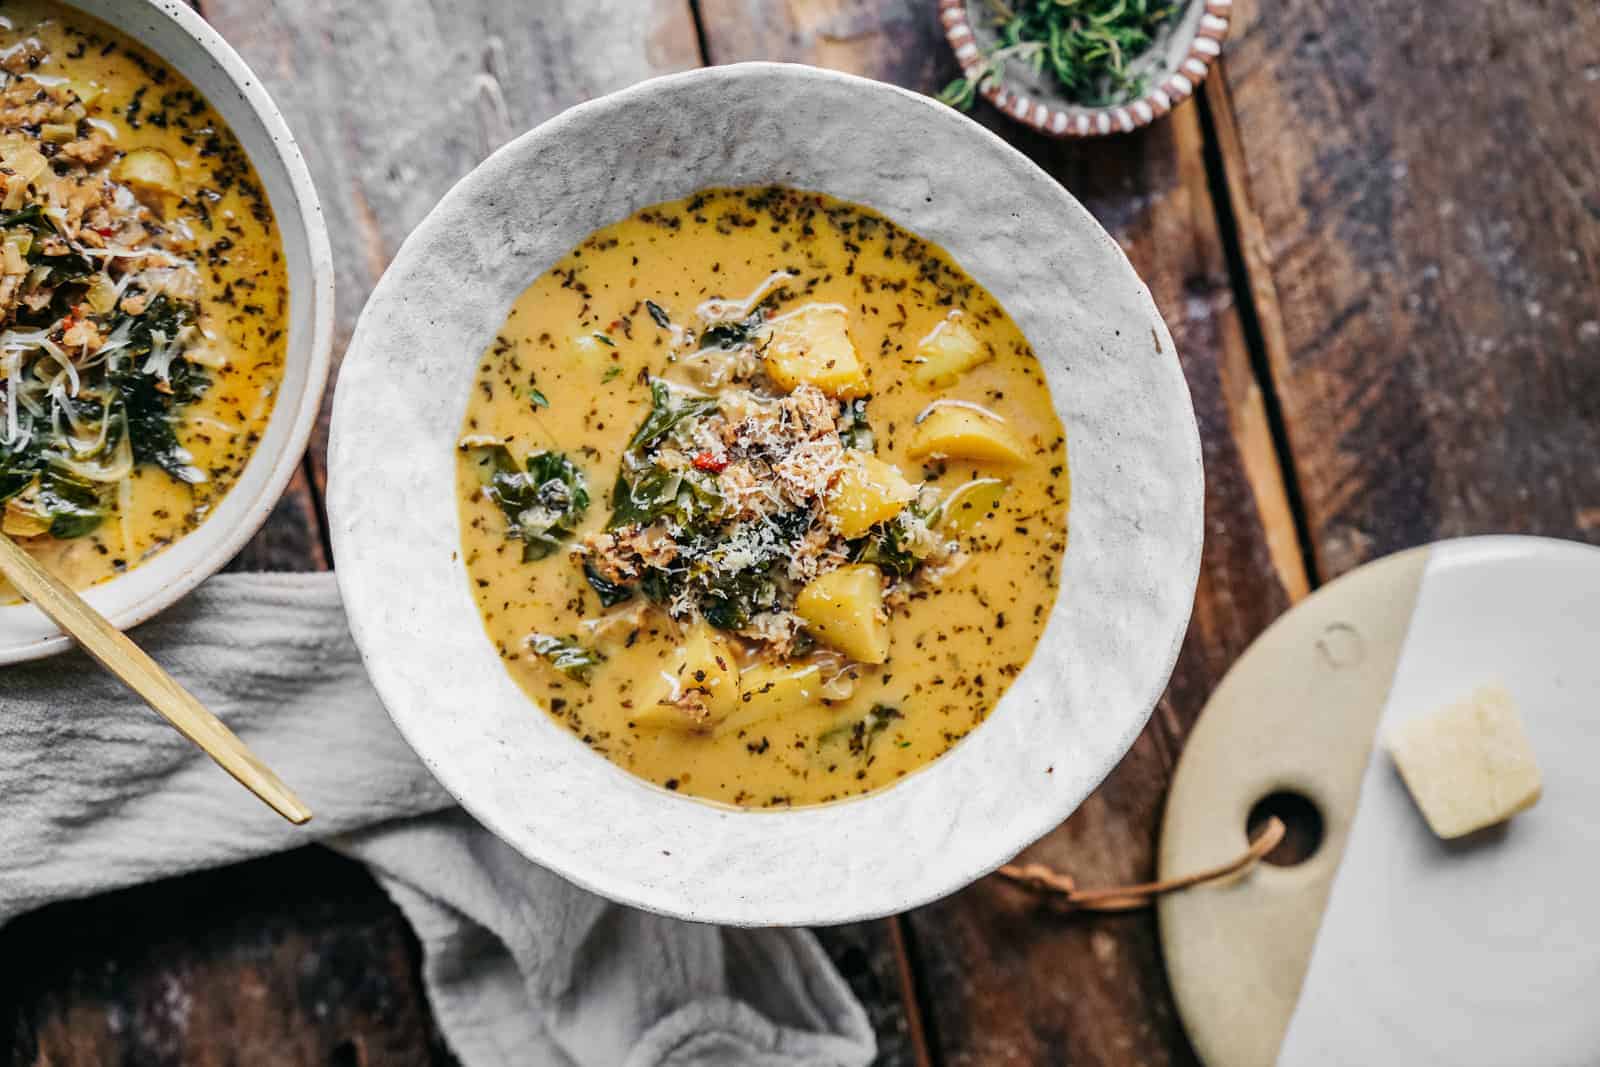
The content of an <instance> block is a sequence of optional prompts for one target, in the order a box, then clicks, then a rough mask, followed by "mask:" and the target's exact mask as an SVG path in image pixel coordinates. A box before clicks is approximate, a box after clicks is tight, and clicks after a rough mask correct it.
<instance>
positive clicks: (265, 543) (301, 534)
mask: <svg viewBox="0 0 1600 1067" xmlns="http://www.w3.org/2000/svg"><path fill="white" fill-rule="evenodd" d="M317 512H318V506H317V496H316V490H315V489H314V488H313V487H312V485H311V478H310V476H309V466H308V465H307V464H301V466H300V469H299V470H297V471H295V474H294V478H293V480H291V481H290V482H289V487H288V488H287V489H285V490H284V493H283V498H282V499H281V500H279V501H278V504H277V506H276V507H274V508H273V509H272V514H271V515H269V516H268V517H267V521H266V522H265V523H263V524H262V526H261V529H260V530H258V531H257V532H256V535H255V536H254V537H253V538H251V539H250V542H249V543H248V544H247V545H245V546H244V548H243V549H242V550H241V551H240V552H239V554H238V555H237V556H235V557H233V560H232V561H231V562H230V563H229V564H228V566H227V567H226V568H225V569H226V570H230V571H325V570H328V569H329V566H330V564H329V562H328V552H327V549H326V547H325V545H324V540H323V535H322V526H321V523H320V522H319V521H318V519H317Z"/></svg>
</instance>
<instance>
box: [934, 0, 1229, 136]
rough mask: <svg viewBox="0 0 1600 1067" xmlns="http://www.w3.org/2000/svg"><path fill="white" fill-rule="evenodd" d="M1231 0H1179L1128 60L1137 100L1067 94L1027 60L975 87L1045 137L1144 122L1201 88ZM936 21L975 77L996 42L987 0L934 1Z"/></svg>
mask: <svg viewBox="0 0 1600 1067" xmlns="http://www.w3.org/2000/svg"><path fill="white" fill-rule="evenodd" d="M1233 3H1234V0H1179V6H1181V7H1182V8H1183V11H1182V12H1181V13H1180V14H1178V15H1177V17H1176V18H1174V19H1173V20H1172V22H1171V23H1169V24H1168V25H1167V26H1166V27H1165V28H1163V29H1162V31H1161V33H1160V34H1159V35H1158V36H1157V37H1156V40H1155V42H1154V43H1153V44H1152V45H1151V46H1150V47H1149V48H1147V49H1145V51H1144V52H1143V53H1142V54H1140V55H1139V56H1138V58H1136V59H1134V60H1133V61H1132V62H1131V64H1130V65H1131V68H1132V70H1133V71H1134V73H1137V74H1142V75H1143V76H1144V79H1145V90H1144V92H1143V93H1142V94H1141V95H1140V96H1139V97H1138V98H1136V99H1134V100H1129V101H1128V102H1127V103H1124V104H1114V105H1111V106H1108V107H1084V106H1083V105H1081V104H1075V103H1073V102H1072V101H1071V100H1068V99H1067V98H1066V97H1065V96H1064V95H1063V94H1062V92H1061V87H1060V86H1059V85H1058V84H1057V83H1056V81H1055V79H1054V78H1052V77H1051V76H1050V75H1049V74H1047V73H1045V74H1041V73H1038V72H1037V71H1035V70H1033V69H1032V68H1031V67H1029V66H1028V64H1026V63H1020V62H1013V63H1008V64H1007V65H1006V67H1005V74H1004V76H1003V77H1002V78H1000V79H998V80H996V81H995V82H994V83H992V84H990V85H988V86H986V87H984V88H983V89H981V90H980V92H981V94H982V95H983V97H984V98H986V99H987V100H988V101H989V102H990V103H992V104H993V105H994V106H995V107H997V108H999V109H1000V110H1001V112H1002V113H1004V114H1005V115H1007V116H1009V117H1010V118H1013V119H1015V120H1017V121H1018V122H1021V123H1023V124H1024V125H1027V126H1032V127H1033V128H1034V129H1036V130H1038V131H1039V132H1040V133H1043V134H1045V135H1047V136H1050V137H1099V136H1103V135H1105V134H1108V133H1130V132H1132V131H1133V130H1136V129H1138V128H1139V127H1141V126H1148V125H1150V123H1152V122H1154V121H1155V120H1156V119H1159V118H1161V117H1162V116H1163V115H1165V114H1166V113H1167V112H1169V111H1171V110H1172V109H1173V108H1174V107H1176V106H1177V105H1178V104H1179V103H1181V102H1183V101H1184V100H1186V99H1188V98H1189V97H1190V96H1191V95H1193V94H1194V92H1195V90H1197V89H1198V88H1199V87H1200V83H1201V82H1202V81H1204V80H1205V76H1206V74H1207V73H1208V72H1209V71H1210V69H1211V64H1212V63H1213V61H1215V60H1216V58H1217V57H1218V56H1219V55H1221V54H1222V42H1223V40H1224V39H1225V38H1226V37H1227V36H1228V25H1229V22H1230V21H1231V20H1232V17H1233ZM939 21H940V22H941V23H942V24H943V25H944V33H945V37H946V38H948V39H949V41H950V47H951V48H953V49H955V53H956V62H958V63H960V64H961V70H962V72H963V73H964V74H965V75H966V76H967V77H969V78H970V77H975V76H977V72H978V70H979V68H980V65H981V62H982V59H983V56H984V53H985V52H987V51H988V50H989V49H990V48H991V47H992V46H993V45H994V44H995V42H996V40H997V34H996V31H995V26H994V8H993V6H992V4H991V0H939Z"/></svg>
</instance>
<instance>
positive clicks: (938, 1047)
mask: <svg viewBox="0 0 1600 1067" xmlns="http://www.w3.org/2000/svg"><path fill="white" fill-rule="evenodd" d="M700 7H701V12H702V16H703V20H704V25H705V34H706V43H707V48H708V50H709V52H710V58H711V59H712V60H713V61H715V62H731V61H734V60H740V59H750V58H759V57H766V58H777V59H792V60H800V61H805V62H813V63H817V64H820V65H824V66H834V67H839V68H841V69H847V70H852V71H855V72H857V73H862V74H867V75H870V76H872V77H876V78H881V79H883V80H886V81H893V82H896V83H899V84H901V85H905V86H908V87H910V88H914V89H919V90H923V91H934V90H937V89H938V88H939V87H940V86H942V85H943V84H944V83H945V82H946V81H947V80H948V79H949V78H950V77H953V76H954V74H955V65H954V60H953V59H952V58H951V57H950V54H949V50H948V49H947V48H946V47H944V45H943V42H942V37H941V36H940V31H939V27H938V24H937V22H936V20H935V17H934V11H933V9H934V5H932V4H927V3H921V2H917V0H870V2H868V0H855V2H851V0H814V2H811V3H807V4H803V5H802V4H793V3H789V4H785V3H780V2H777V0H701V4H700ZM975 117H977V118H978V119H979V120H980V121H983V122H985V123H987V124H990V125H992V126H993V128H994V129H996V130H997V131H999V132H1000V133H1001V134H1002V135H1003V136H1005V137H1006V138H1007V139H1008V140H1010V141H1011V142H1012V143H1013V144H1016V145H1018V146H1019V147H1021V148H1022V149H1023V150H1024V151H1025V152H1027V153H1028V154H1029V155H1030V156H1032V157H1033V158H1034V159H1035V160H1036V161H1037V162H1038V163H1039V164H1040V165H1041V166H1043V167H1044V168H1045V169H1046V170H1047V171H1049V172H1050V173H1051V174H1053V175H1054V176H1056V177H1057V178H1058V179H1060V180H1061V181H1062V183H1063V184H1064V185H1066V187H1067V188H1068V189H1069V190H1071V191H1072V192H1073V193H1074V194H1075V195H1076V196H1077V197H1078V198H1079V199H1080V200H1082V201H1083V202H1084V203H1085V204H1086V205H1087V206H1088V207H1089V209H1090V210H1091V211H1093V212H1094V213H1095V215H1096V216H1097V217H1098V218H1099V219H1100V221H1101V222H1102V223H1104V224H1105V225H1106V227H1107V228H1108V229H1109V230H1110V231H1111V232H1112V234H1113V235H1114V236H1116V237H1117V238H1118V240H1119V241H1120V242H1121V243H1122V245H1123V247H1124V249H1126V250H1127V251H1128V254H1129V256H1130V258H1131V259H1132V260H1133V264H1134V266H1135V267H1136V268H1137V269H1138V270H1139V272H1140V274H1141V276H1143V277H1144V279H1145V280H1146V281H1147V282H1148V283H1149V285H1150V287H1151V290H1152V292H1153V293H1154V295H1155V298H1156V302H1157V304H1158V305H1159V306H1160V308H1161V310H1162V312H1163V314H1164V315H1165V316H1166V318H1167V321H1168V323H1169V324H1170V325H1171V326H1172V329H1173V334H1174V338H1175V340H1176V342H1177V345H1178V351H1179V354H1180V357H1181V359H1182V361H1183V365H1184V370H1185V372H1186V374H1187V376H1188V379H1189V384H1190V388H1191V390H1192V392H1193V395H1194V401H1195V408H1196V413H1197V415H1198V417H1199V420H1200V427H1201V435H1202V440H1203V442H1204V449H1205V466H1206V476H1207V507H1206V551H1205V557H1204V564H1203V573H1202V577H1201V584H1200V591H1199V595H1198V597H1197V602H1196V608H1195V616H1194V623H1193V625H1192V627H1191V631H1190V635H1189V640H1188V642H1187V644H1186V645H1185V647H1184V651H1183V655H1182V658H1181V659H1180V661H1179V664H1178V669H1177V673H1176V675H1175V677H1174V679H1173V684H1172V687H1171V689H1170V690H1169V692H1168V693H1167V695H1166V696H1165V697H1164V698H1163V700H1162V703H1161V705H1160V706H1159V707H1158V708H1157V710H1156V714H1155V716H1154V718H1153V719H1152V721H1151V725H1150V727H1149V728H1148V729H1147V730H1146V732H1145V733H1144V735H1143V736H1142V737H1141V738H1140V739H1139V741H1138V742H1137V743H1136V744H1135V746H1134V748H1133V750H1132V751H1131V752H1130V753H1129V755H1128V757H1127V758H1126V759H1125V760H1124V761H1123V763H1122V765H1121V766H1120V767H1119V768H1118V769H1117V770H1116V772H1114V773H1113V775H1112V776H1111V777H1110V779H1108V781H1107V782H1106V783H1105V785H1104V786H1102V788H1101V789H1100V790H1099V791H1098V792H1096V793H1095V794H1094V795H1093V796H1092V797H1090V799H1089V800H1088V802H1087V803H1086V804H1085V805H1084V806H1083V808H1082V809H1081V810H1080V811H1079V812H1078V813H1077V814H1076V815H1074V816H1073V818H1072V819H1070V820H1068V822H1067V823H1065V824H1064V825H1063V826H1062V827H1061V828H1060V829H1058V830H1056V831H1055V832H1054V833H1053V834H1051V835H1050V836H1049V837H1047V838H1046V839H1045V840H1044V841H1043V842H1041V843H1040V844H1039V845H1037V846H1036V847H1035V848H1033V849H1031V850H1029V852H1027V853H1026V854H1025V855H1026V857H1027V858H1028V859H1031V860H1038V861H1043V862H1047V863H1050V864H1051V865H1053V866H1055V867H1057V868H1058V869H1061V870H1065V871H1069V872H1071V873H1072V874H1073V875H1074V876H1075V877H1077V878H1078V879H1079V881H1080V883H1081V884H1084V885H1101V884H1106V885H1109V884H1119V883H1124V882H1131V881H1141V880H1144V879H1147V878H1150V877H1152V876H1153V872H1154V854H1155V843H1156V836H1157V830H1158V826H1159V821H1160V811H1161V803H1162V799H1163V796H1164V792H1165V786H1166V782H1167V780H1168V777H1169V775H1170V773H1171V770H1172V767H1173V765H1174V762H1175V760H1176V755H1177V752H1178V749H1179V747H1180V746H1181V744H1182V739H1183V737H1184V735H1185V733H1186V732H1187V729H1188V727H1189V726H1190V725H1192V723H1193V721H1194V719H1195V717H1196V716H1197V715H1198V713H1199V711H1200V709H1201V707H1202V706H1203V704H1204V700H1205V698H1206V696H1207V695H1209V693H1210V690H1211V687H1212V686H1213V685H1214V684H1215V683H1216V681H1217V680H1218V679H1219V678H1220V677H1221V675H1222V673H1223V672H1224V671H1225V670H1226V669H1227V666H1228V665H1229V664H1230V663H1231V662H1232V660H1233V658H1234V656H1236V655H1237V654H1238V653H1239V652H1240V651H1242V650H1243V649H1244V648H1245V647H1246V646H1247V645H1248V643H1249V642H1250V640H1251V639H1253V637H1254V636H1255V635H1256V634H1257V633H1258V632H1259V631H1260V630H1261V629H1262V628H1264V627H1265V626H1266V625H1267V623H1269V622H1270V621H1271V620H1272V619H1273V618H1274V617H1275V616H1276V615H1277V614H1279V613H1280V612H1281V611H1282V610H1283V609H1284V608H1285V607H1286V606H1287V604H1288V603H1289V602H1290V601H1291V599H1292V598H1294V597H1297V596H1300V595H1303V593H1304V592H1305V590H1306V588H1307V578H1306V572H1305V568H1304V564H1303V561H1302V560H1301V558H1300V554H1299V550H1298V542H1297V538H1296V534H1295V527H1294V521H1293V517H1292V515H1291V513H1290V509H1289V505H1288V502H1287V497H1286V495H1285V490H1284V485H1283V481H1282V477H1281V471H1280V469H1279V467H1278V464H1277V459H1276V453H1275V451H1274V448H1273V443H1272V438H1271V432H1270V429H1269V427H1268V422H1267V418H1266V414H1265V410H1264V407H1263V398H1262V394H1261V390H1260V388H1259V384H1258V382H1257V381H1256V379H1255V376H1254V373H1253V371H1252V361H1251V358H1250V352H1249V350H1248V348H1247V347H1246V344H1245V341H1244V335H1243V329H1242V326H1241V322H1240V319H1239V315H1238V312H1237V310H1236V308H1235V306H1234V299H1233V290H1232V283H1231V280H1230V277H1229V274H1228V270H1227V264H1226V261H1225V255H1224V250H1223V246H1222V241H1221V237H1220V235H1219V233H1218V230H1217V219H1216V210H1215V208H1216V205H1215V204H1214V202H1213V201H1212V199H1211V192H1210V189H1209V186H1208V179H1207V175H1206V171H1205V166H1204V162H1203V158H1202V148H1203V145H1202V138H1201V131H1200V124H1199V120H1198V115H1197V113H1196V110H1195V108H1194V107H1193V106H1186V107H1183V108H1180V109H1179V110H1178V112H1177V113H1176V114H1175V115H1174V116H1173V117H1172V118H1171V119H1170V120H1168V121H1167V122H1165V123H1163V124H1161V125H1158V126H1157V127H1155V128H1153V129H1151V130H1148V131H1145V132H1143V133H1141V134H1137V135H1134V136H1131V137H1125V138H1115V139H1109V140H1102V141H1097V142H1093V143H1086V144H1070V143H1063V142H1056V141H1049V140H1046V139H1044V138H1042V137H1038V136H1037V135H1033V134H1029V133H1027V132H1025V131H1023V130H1021V128H1020V127H1017V126H1015V125H1012V124H1010V123H1008V122H1006V121H1005V120H1004V119H1001V118H1000V117H998V116H996V115H994V114H993V113H992V112H989V111H980V112H978V113H977V114H976V115H975ZM1069 447H1070V446H1069ZM908 933H909V935H910V940H911V944H912V960H913V964H914V966H915V969H916V972H917V981H918V985H919V988H920V991H921V994H922V998H923V1000H922V1006H923V1009H924V1019H925V1024H926V1028H927V1031H928V1039H929V1046H930V1053H931V1058H932V1059H933V1060H934V1061H935V1062H938V1063H942V1064H945V1065H955V1064H972V1065H979V1064H982V1065H985V1067H987V1065H991V1064H1059V1063H1072V1064H1116V1065H1124V1064H1130V1063H1139V1064H1151V1065H1155V1064H1180V1063H1191V1062H1193V1056H1192V1053H1190V1051H1189V1050H1188V1047H1187V1044H1186V1043H1185V1041H1184V1038H1183V1034H1182V1030H1181V1027H1180V1026H1179V1023H1178V1020H1177V1018H1176V1015H1175V1012H1174V1009H1173V1007H1172V1004H1171V997H1170V994H1169V992H1168V990H1167V987H1166V981H1165V977H1164V972H1163V970H1162V965H1161V959H1160V952H1159V948H1158V944H1157V940H1156V935H1155V927H1154V920H1153V919H1152V918H1151V917H1150V916H1149V915H1130V916H1116V917H1087V916H1075V917H1070V918H1069V917H1063V916H1060V915H1057V914H1055V913H1054V912H1052V911H1051V910H1050V908H1049V906H1048V905H1046V904H1041V903H1040V902H1039V901H1038V900H1037V899H1036V898H1035V897H1033V896H1032V895H1030V894H1028V893H1026V892H1023V891H1021V890H1019V889H1017V888H1015V887H1013V886H1010V885H1008V884H1006V883H1004V882H1002V881H1000V880H998V879H986V880H984V881H983V882H980V883H979V884H978V885H976V886H974V887H972V888H971V889H968V890H967V891H965V892H963V893H959V894H957V895H955V896H953V897H950V898H948V899H947V900H945V901H942V902H940V903H938V904H935V905H932V906H930V907H927V908H924V909H922V910H920V911H918V912H916V913H913V914H912V915H911V916H910V917H909V929H908Z"/></svg>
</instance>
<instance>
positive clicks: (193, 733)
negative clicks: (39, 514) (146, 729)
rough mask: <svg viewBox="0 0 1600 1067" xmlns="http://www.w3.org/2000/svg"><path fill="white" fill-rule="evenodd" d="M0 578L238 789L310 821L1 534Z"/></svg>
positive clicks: (252, 758) (217, 728) (222, 729)
mask: <svg viewBox="0 0 1600 1067" xmlns="http://www.w3.org/2000/svg"><path fill="white" fill-rule="evenodd" d="M0 574H4V575H5V577H6V578H7V579H9V580H10V582H11V584H12V585H14V586H16V587H17V589H18V590H20V591H21V593H22V595H23V596H25V597H27V598H28V599H29V600H30V601H32V602H33V603H34V605H35V606H37V607H38V608H39V610H40V611H42V612H44V613H45V614H46V615H48V616H49V617H50V618H51V619H53V620H55V623H56V625H57V626H60V627H61V628H62V629H63V630H65V631H66V632H67V633H68V634H70V635H71V636H72V639H73V640H74V641H77V642H78V644H80V645H82V646H83V650H84V651H85V652H87V653H89V655H91V656H93V657H94V658H95V659H96V660H98V661H99V663H100V665H101V666H102V667H104V668H105V669H106V670H108V671H110V672H111V673H112V674H114V675H116V676H117V677H118V678H119V679H121V680H122V682H123V684H124V685H126V686H127V687H128V688H129V689H132V690H133V691H134V692H135V693H137V694H139V696H140V697H142V698H143V699H144V702H145V703H146V704H149V705H150V706H151V707H152V708H154V709H155V710H156V712H157V713H158V714H160V715H161V716H162V717H163V718H165V719H166V720H167V721H168V722H169V723H171V724H172V725H173V727H174V728H175V729H176V730H177V731H178V732H179V733H180V734H182V735H183V736H184V737H187V738H188V739H189V740H190V741H192V742H194V743H195V744H196V745H199V746H200V748H201V749H202V750H203V751H204V752H205V754H206V755H208V756H210V757H211V758H212V759H213V760H216V762H217V765H218V766H220V767H221V768H222V769H223V770H225V771H227V772H228V773H229V774H231V775H233V777H234V778H235V779H236V780H237V781H238V782H239V784H240V785H242V786H244V787H245V788H246V789H248V790H250V791H251V792H252V793H254V794H255V795H256V796H258V797H260V798H261V799H262V800H263V801H265V802H266V803H267V805H268V806H269V807H271V808H272V810H274V811H276V812H277V813H278V814H279V815H282V816H283V817H284V818H285V819H288V820H289V821H290V822H292V823H294V824H295V825H297V826H298V825H300V824H301V823H304V822H306V821H307V820H309V819H310V818H311V809H310V808H308V807H306V806H305V804H304V803H302V802H301V800H300V798H299V797H297V796H295V795H294V791H293V790H291V789H290V788H289V787H288V786H287V785H285V784H284V783H283V781H282V780H281V779H280V778H279V777H278V776H277V775H276V774H273V773H272V770H271V769H270V768H269V767H268V766H267V765H266V764H265V763H262V762H261V760H259V759H258V758H256V755H255V753H253V752H251V751H250V750H249V749H248V748H246V747H245V744H244V742H243V741H241V740H239V737H238V735H237V734H235V733H234V732H233V731H232V730H230V729H228V727H227V726H226V725H225V724H224V723H223V722H222V720H221V719H219V718H217V717H216V716H215V715H213V714H211V712H210V711H208V710H206V707H205V705H203V704H201V703H200V702H199V701H198V700H196V699H195V698H194V697H193V696H191V695H190V694H189V692H188V691H187V690H185V689H184V688H183V687H182V686H181V685H179V684H178V683H177V682H176V681H175V680H173V678H172V676H171V675H170V674H168V673H167V672H166V671H164V670H162V669H161V667H160V666H158V665H157V664H156V661H155V660H153V659H151V658H150V657H149V656H148V655H146V654H145V652H144V650H143V649H141V648H140V647H139V646H138V645H136V644H134V643H133V642H132V641H130V640H129V639H128V638H127V637H126V636H125V635H124V634H123V633H122V632H121V631H119V630H118V629H117V628H116V627H114V626H112V625H111V624H110V623H109V622H107V621H106V619H105V617H104V616H103V615H101V614H100V613H99V612H97V611H95V610H94V608H92V607H90V606H89V605H88V603H86V602H85V601H84V599H83V598H82V597H80V596H79V595H78V594H77V593H74V592H73V591H72V590H71V589H70V588H68V587H67V586H66V585H64V584H63V583H62V582H61V581H60V579H58V578H56V576H55V575H53V574H51V573H50V572H49V571H47V570H45V569H44V568H43V567H41V566H40V565H39V564H38V563H37V562H36V561H35V560H34V558H33V557H32V556H30V555H28V554H27V553H26V552H24V551H23V550H22V547H21V546H20V545H18V544H17V543H16V542H15V541H13V540H11V538H9V537H7V536H6V535H5V534H4V533H0Z"/></svg>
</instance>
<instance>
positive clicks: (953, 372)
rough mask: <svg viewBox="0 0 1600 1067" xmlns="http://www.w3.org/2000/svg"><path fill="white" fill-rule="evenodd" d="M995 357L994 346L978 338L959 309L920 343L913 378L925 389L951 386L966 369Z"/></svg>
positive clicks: (912, 373)
mask: <svg viewBox="0 0 1600 1067" xmlns="http://www.w3.org/2000/svg"><path fill="white" fill-rule="evenodd" d="M993 358H994V349H993V348H992V347H990V346H989V345H987V344H985V343H984V342H982V341H980V340H978V335H977V334H975V333H973V332H972V330H971V329H969V328H968V326H967V324H966V322H965V321H963V319H962V317H961V315H960V314H959V313H957V314H952V315H951V316H950V317H949V318H947V319H945V320H944V321H943V322H941V323H939V325H937V326H935V327H934V328H933V332H932V333H930V334H928V336H926V337H924V338H923V339H922V340H921V341H919V342H918V343H917V355H916V368H915V369H914V370H912V372H911V380H912V381H914V382H916V383H917V384H918V385H920V386H921V387H922V388H924V389H948V388H949V387H950V386H952V385H954V384H955V383H956V379H958V378H960V377H961V376H962V375H963V374H965V373H966V372H967V371H969V370H971V369H972V368H973V367H976V366H978V365H979V364H980V363H987V362H989V361H990V360H991V359H993Z"/></svg>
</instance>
